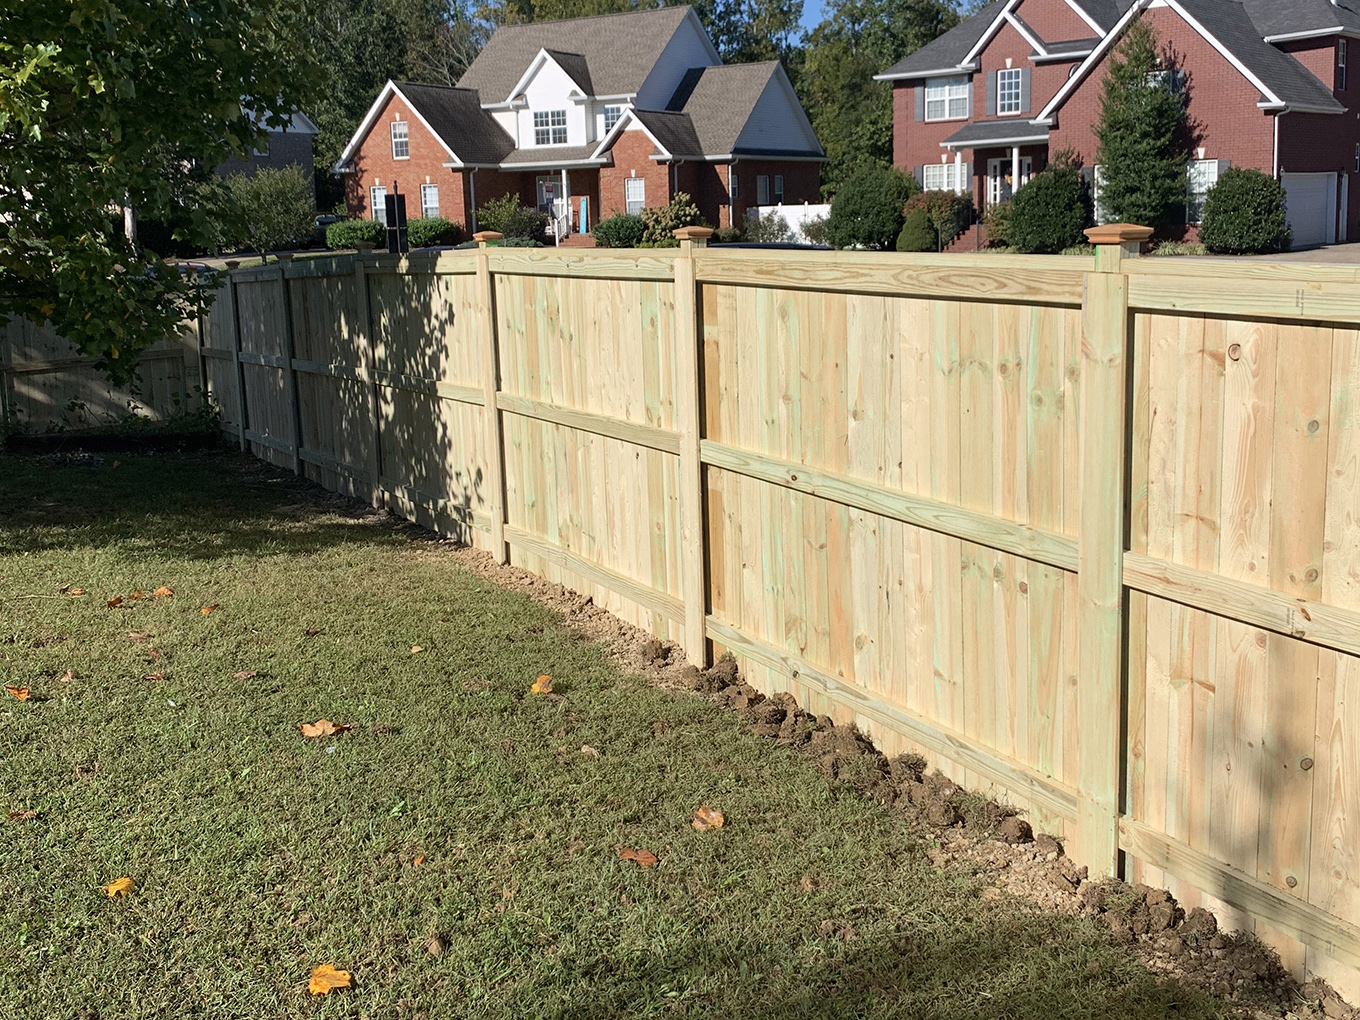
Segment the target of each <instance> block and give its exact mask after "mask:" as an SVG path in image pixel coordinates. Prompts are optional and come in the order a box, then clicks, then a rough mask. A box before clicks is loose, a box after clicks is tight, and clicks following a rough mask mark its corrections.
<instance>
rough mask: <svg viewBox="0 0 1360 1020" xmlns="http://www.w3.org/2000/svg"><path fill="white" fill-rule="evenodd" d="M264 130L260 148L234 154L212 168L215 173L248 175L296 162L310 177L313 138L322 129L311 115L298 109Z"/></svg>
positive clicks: (310, 178)
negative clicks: (280, 123)
mask: <svg viewBox="0 0 1360 1020" xmlns="http://www.w3.org/2000/svg"><path fill="white" fill-rule="evenodd" d="M266 131H267V132H268V140H267V141H266V142H265V143H264V146H263V147H262V148H259V149H251V150H250V153H249V154H248V155H247V156H246V157H245V158H243V159H237V158H234V157H233V158H232V159H229V160H227V161H226V162H225V163H221V164H219V165H218V166H217V167H215V168H214V170H215V172H216V173H217V175H218V176H219V177H230V176H231V175H232V174H245V175H246V176H247V177H253V176H255V172H256V171H257V170H263V169H265V168H272V169H275V170H282V169H284V168H285V167H290V166H299V167H302V169H303V170H304V171H306V174H307V180H308V181H311V180H312V140H313V139H314V138H315V137H316V136H317V135H319V134H320V133H321V129H320V128H318V127H317V126H316V124H315V123H313V121H312V119H311V118H310V117H308V116H307V115H306V114H305V113H302V112H301V111H297V112H295V113H293V115H292V116H291V117H290V118H289V120H288V123H287V124H285V125H284V126H283V127H277V128H275V127H267V128H266ZM313 190H315V185H313Z"/></svg>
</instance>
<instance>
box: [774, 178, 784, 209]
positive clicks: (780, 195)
mask: <svg viewBox="0 0 1360 1020" xmlns="http://www.w3.org/2000/svg"><path fill="white" fill-rule="evenodd" d="M774 202H775V205H783V204H784V175H783V174H775V175H774Z"/></svg>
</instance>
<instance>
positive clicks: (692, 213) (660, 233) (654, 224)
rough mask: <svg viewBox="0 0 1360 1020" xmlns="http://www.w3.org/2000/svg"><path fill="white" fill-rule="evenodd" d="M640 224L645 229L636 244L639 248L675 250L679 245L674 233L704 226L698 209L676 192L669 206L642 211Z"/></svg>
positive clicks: (683, 194)
mask: <svg viewBox="0 0 1360 1020" xmlns="http://www.w3.org/2000/svg"><path fill="white" fill-rule="evenodd" d="M642 222H643V223H644V224H646V227H647V229H646V230H645V231H644V233H643V235H642V240H641V242H639V244H638V247H640V248H675V247H677V246H679V244H680V242H679V240H678V239H677V238H676V236H675V232H676V231H677V230H679V229H680V228H681V227H702V226H705V225H706V224H705V223H704V218H703V216H702V215H701V214H700V212H699V207H698V206H697V205H695V204H694V202H693V201H691V200H690V197H689V195H687V194H686V193H685V192H683V191H677V192H676V193H675V197H674V198H672V199H671V200H670V204H669V205H663V206H658V207H657V208H655V209H643V210H642Z"/></svg>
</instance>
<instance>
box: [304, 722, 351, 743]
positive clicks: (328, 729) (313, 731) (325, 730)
mask: <svg viewBox="0 0 1360 1020" xmlns="http://www.w3.org/2000/svg"><path fill="white" fill-rule="evenodd" d="M298 729H299V730H301V731H302V735H303V736H304V737H306V738H308V739H309V740H310V739H312V738H314V737H333V736H335V735H336V734H337V733H345V732H347V731H349V730H352V729H354V727H353V726H352V725H350V724H347V723H333V722H331V721H330V720H329V719H318V720H317V721H316V722H314V723H298Z"/></svg>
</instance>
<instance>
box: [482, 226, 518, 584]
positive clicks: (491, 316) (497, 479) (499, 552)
mask: <svg viewBox="0 0 1360 1020" xmlns="http://www.w3.org/2000/svg"><path fill="white" fill-rule="evenodd" d="M473 236H474V237H475V238H476V240H477V297H478V300H479V301H480V302H481V308H480V310H479V311H480V314H479V316H478V320H479V326H480V330H481V337H480V339H481V354H482V399H483V400H484V401H485V404H484V405H483V411H484V416H483V419H482V420H483V423H484V424H483V428H484V434H485V436H486V465H487V473H488V474H489V475H490V476H491V477H490V478H488V479H487V491H488V493H489V494H490V498H489V499H488V500H487V503H488V506H487V510H488V512H489V513H490V514H491V554H492V555H493V556H495V557H496V562H497V563H507V562H509V560H510V552H509V549H508V548H507V547H506V545H505V449H504V445H503V444H504V442H505V438H504V435H503V434H502V432H501V412H500V408H499V407H497V406H496V397H497V395H498V393H499V392H500V364H499V362H500V355H499V353H498V351H497V347H496V285H495V281H493V280H492V278H491V259H490V256H488V255H487V246H488V244H489V243H490V242H492V241H499V240H500V239H501V235H500V234H498V233H497V232H496V231H494V230H483V231H480V232H479V233H477V234H474V235H473Z"/></svg>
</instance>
